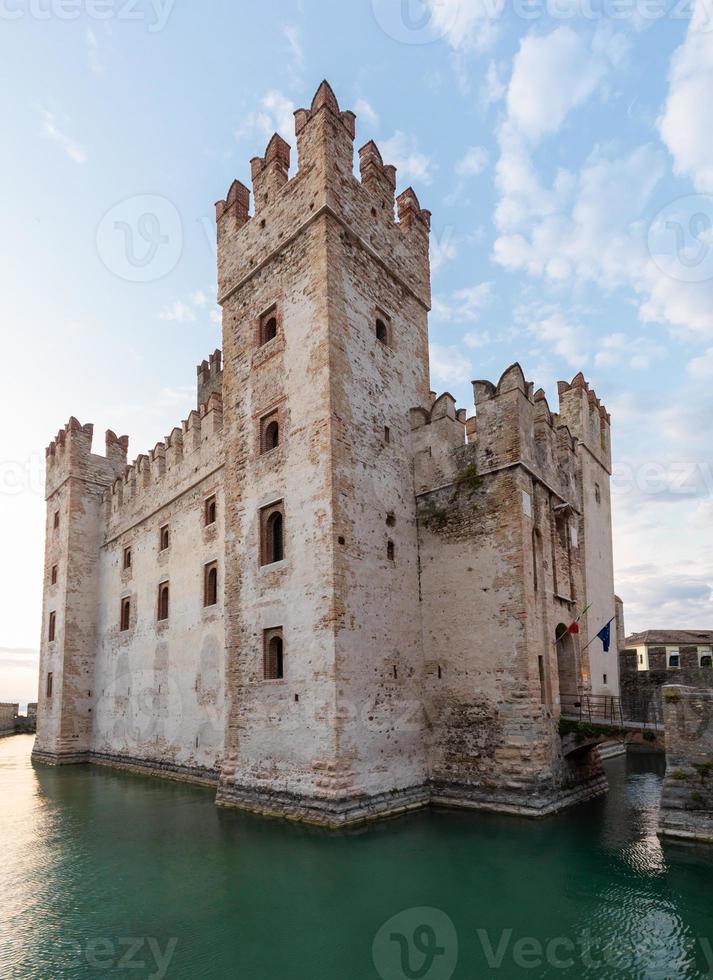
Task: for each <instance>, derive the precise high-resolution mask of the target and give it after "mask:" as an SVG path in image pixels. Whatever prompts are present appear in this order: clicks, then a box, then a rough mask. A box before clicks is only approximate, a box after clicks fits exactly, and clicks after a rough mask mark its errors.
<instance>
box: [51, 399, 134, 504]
mask: <svg viewBox="0 0 713 980" xmlns="http://www.w3.org/2000/svg"><path fill="white" fill-rule="evenodd" d="M93 436H94V426H93V425H92V424H91V423H87V424H86V425H82V424H81V422H79V420H78V419H76V418H75V417H74V416H72V417H71V418H70V420H69V422H67V424H66V425H65V426H64V428H62V429H60V430H59V432H58V433H57V435H56V436H55V438H54V439H53V440H52V442H51V443H50V444H49V446H47V449H46V450H45V457H46V464H47V478H46V484H45V497H46V498H47V499H48V498H49V497H51V496H52V494H53V493H55V491H56V490H57V488H58V487H59V486H61V485H62V484H63V483H64V482H65V481H66V480H67V479H68V478H70V477H72V478H76V479H79V480H86V481H88V482H91V483H93V484H99V485H101V484H104V485H106V486H109V484H110V483H111V482H112V481H113V480H114V479H115V478H116V475H117V474H118V473H120V472H121V471H122V470H123V468H124V467H125V466H126V454H127V452H128V448H129V437H128V436H117V435H116V434H115V433H114V432H112V431H111V429H109V430H107V432H106V436H105V445H106V455H105V456H99V455H96V454H95V453H93V452H92V439H93Z"/></svg>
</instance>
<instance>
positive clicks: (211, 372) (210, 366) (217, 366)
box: [196, 350, 223, 409]
mask: <svg viewBox="0 0 713 980" xmlns="http://www.w3.org/2000/svg"><path fill="white" fill-rule="evenodd" d="M196 374H197V376H198V385H197V401H196V406H197V408H199V409H200V407H201V405H204V404H205V403H206V402H207V401H208V399H209V398H210V396H211V395H212V394H213V393H215V394H218V395H221V394H222V392H223V353H222V351H220V350H215V351H213V353H212V354H210V356H209V357H208V359H207V360H204V361H201V363H200V364H199V365H198V367H197V368H196Z"/></svg>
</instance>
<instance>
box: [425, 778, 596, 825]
mask: <svg viewBox="0 0 713 980" xmlns="http://www.w3.org/2000/svg"><path fill="white" fill-rule="evenodd" d="M608 790H609V783H608V780H607V777H606V775H604V774H600V775H597V776H595V777H593V778H592V779H590V780H588V781H587V782H584V783H580V784H579V785H578V786H575V787H572V788H571V789H560V790H552V791H551V792H547V793H543V792H542V791H540V792H534V793H528V792H527V791H525V790H523V791H522V792H518V793H515V792H508V791H507V790H504V789H501V788H494V789H492V790H483V789H479V788H478V787H475V786H463V785H459V784H454V783H434V784H433V786H432V789H431V802H432V803H434V804H437V805H439V806H447V807H458V808H462V809H468V810H488V811H491V812H494V813H510V814H512V815H513V816H520V817H535V818H537V817H548V816H551V815H552V814H553V813H559V811H560V810H564V809H566V808H567V807H570V806H574V805H575V804H577V803H584V802H585V801H586V800H591V799H594V798H595V797H597V796H602V795H603V794H604V793H606V792H608Z"/></svg>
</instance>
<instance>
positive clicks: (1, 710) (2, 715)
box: [0, 701, 20, 735]
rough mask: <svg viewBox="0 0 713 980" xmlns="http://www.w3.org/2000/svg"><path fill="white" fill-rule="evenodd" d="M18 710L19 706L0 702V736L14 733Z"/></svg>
mask: <svg viewBox="0 0 713 980" xmlns="http://www.w3.org/2000/svg"><path fill="white" fill-rule="evenodd" d="M19 710H20V705H19V704H12V703H8V702H5V701H3V702H0V735H8V734H10V733H11V732H14V731H15V722H16V719H17V714H18V711H19Z"/></svg>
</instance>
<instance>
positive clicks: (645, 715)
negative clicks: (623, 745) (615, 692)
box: [560, 694, 663, 728]
mask: <svg viewBox="0 0 713 980" xmlns="http://www.w3.org/2000/svg"><path fill="white" fill-rule="evenodd" d="M560 706H561V712H562V717H563V718H567V719H571V720H576V721H580V722H588V723H589V724H592V725H612V726H618V727H621V728H626V727H636V726H638V725H640V726H642V727H650V728H663V713H662V711H661V705H660V702H659V700H658V699H657V698H656V697H642V696H640V695H627V696H626V697H624V698H620V697H612V696H611V695H609V694H562V695H560Z"/></svg>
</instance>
